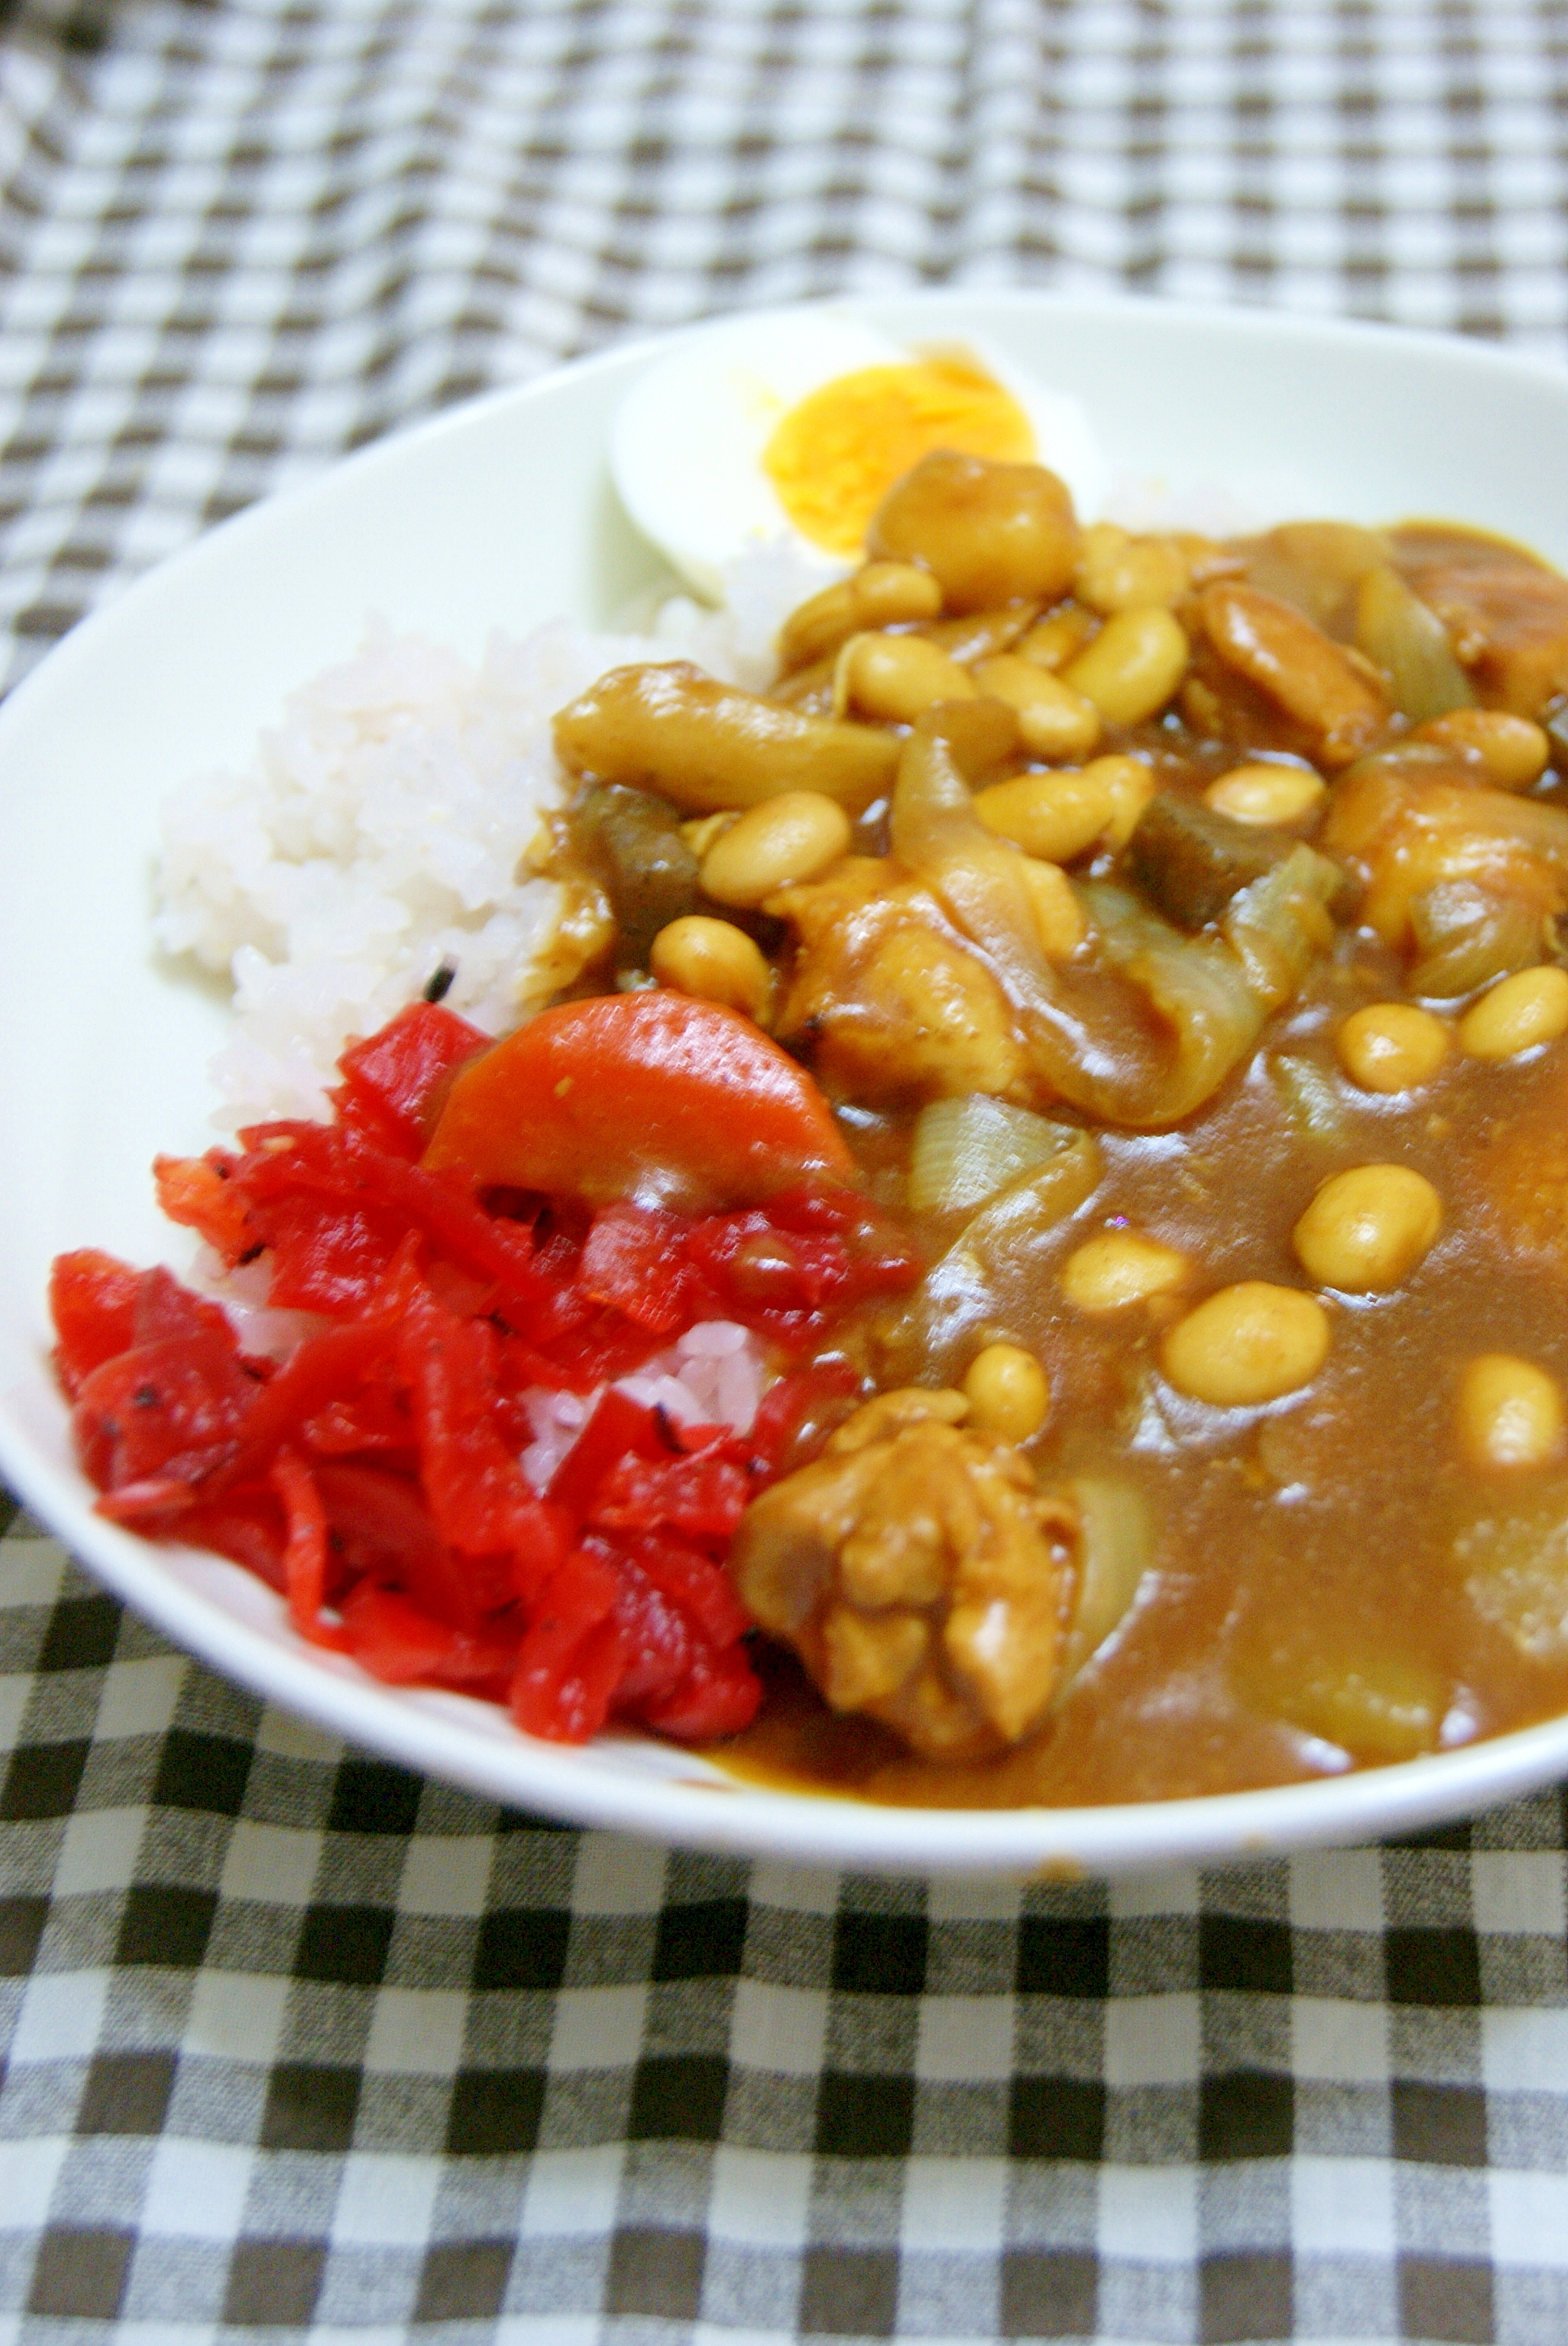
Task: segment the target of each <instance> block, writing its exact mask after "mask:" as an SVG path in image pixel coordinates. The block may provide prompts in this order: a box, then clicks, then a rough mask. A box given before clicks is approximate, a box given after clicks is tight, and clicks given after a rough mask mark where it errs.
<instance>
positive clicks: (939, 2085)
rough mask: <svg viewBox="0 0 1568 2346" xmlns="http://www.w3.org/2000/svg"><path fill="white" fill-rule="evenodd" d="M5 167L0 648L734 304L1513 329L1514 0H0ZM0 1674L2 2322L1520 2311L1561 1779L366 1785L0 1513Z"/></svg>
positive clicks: (589, 2344) (1522, 128)
mask: <svg viewBox="0 0 1568 2346" xmlns="http://www.w3.org/2000/svg"><path fill="white" fill-rule="evenodd" d="M0 191H3V196H0V200H3V203H4V210H3V212H0V271H3V273H0V624H3V626H4V629H5V650H4V656H3V658H0V671H3V672H4V673H5V674H6V675H8V676H9V677H11V678H15V677H17V676H19V675H20V674H21V673H23V672H24V671H25V668H27V667H28V666H29V665H30V664H31V663H32V662H33V661H34V660H35V659H36V658H37V657H39V655H40V654H41V653H42V652H43V651H44V650H45V649H46V648H47V646H48V645H49V643H50V642H51V641H52V640H54V639H55V638H56V637H58V636H59V635H60V634H61V633H62V632H63V631H64V629H65V628H66V627H68V626H69V625H70V624H71V623H72V622H73V621H74V620H75V619H76V617H79V616H80V615H81V613H82V612H83V611H85V610H87V609H88V608H90V607H94V606H96V605H97V604H98V603H99V602H100V601H101V600H102V599H103V598H104V597H107V595H108V594H110V593H111V592H112V591H114V589H115V588H116V587H117V586H120V585H122V584H123V583H125V582H126V581H127V580H128V579H129V578H130V577H132V576H135V575H137V573H138V572H139V571H141V570H142V569H144V568H145V567H146V566H148V564H149V563H151V562H152V561H154V560H156V559H157V558H158V557H159V556H162V555H164V554H166V553H168V552H169V551H171V550H173V549H174V548H176V547H177V546H179V545H181V544H183V543H185V542H186V541H187V540H188V539H189V538H190V537H191V536H192V535H195V534H196V533H197V532H198V531H199V529H201V528H202V527H203V526H205V525H208V524H209V523H210V522H212V521H213V520H215V519H217V518H219V517H220V516H221V515H225V514H227V513H229V512H230V511H232V510H234V509H235V508H236V507H237V506H239V505H242V504H244V503H245V502H246V501H248V500H249V499H250V498H252V497H254V496H256V495H260V494H261V493H263V492H264V491H267V490H270V489H274V488H278V487H281V486H284V485H286V484H290V483H292V482H295V481H298V480H300V479H301V478H304V477H306V476H307V475H309V474H311V473H313V472H314V471H316V470H317V469H319V468H320V467H321V466H322V465H323V464H326V463H328V462H329V461H331V458H333V457H334V456H336V455H337V454H341V452H342V451H344V450H345V449H347V448H350V447H351V446H353V445H355V444H359V443H360V442H362V441H363V440H365V439H367V438H370V437H372V436H373V435H375V434H376V433H380V432H382V431H384V430H386V429H387V428H389V427H390V426H392V425H393V424H396V423H402V422H405V421H407V420H409V419H411V418H412V417H414V416H417V415H419V414H421V413H428V412H429V411H431V410H432V409H433V408H435V407H437V406H440V405H442V404H443V403H448V402H451V401H453V400H456V399H459V398H462V397H463V396H465V395H466V394H468V393H471V392H473V391H475V390H478V389H480V388H482V387H484V386H486V385H488V384H490V383H493V382H501V381H504V380H506V379H508V378H512V377H515V376H519V375H522V374H524V373H527V372H532V371H534V370H536V369H538V368H540V367H541V366H543V365H545V364H546V363H548V362H551V361H553V360H555V359H556V358H559V357H563V356H566V355H569V354H571V353H573V352H577V351H580V350H582V349H585V348H587V347H590V346H592V345H595V344H597V343H602V342H606V341H607V340H609V339H611V338H613V337H616V336H618V335H621V334H623V333H626V332H627V331H638V330H645V329H649V328H655V327H659V326H663V325H667V324H671V323H676V322H678V321H681V320H684V319H687V318H691V317H696V316H698V315H701V314H704V313H705V312H708V311H713V310H716V309H718V308H722V307H724V306H727V305H732V304H738V303H755V302H760V301H778V300H788V299H793V298H796V297H798V296H802V295H807V294H811V293H826V292H836V291H844V290H867V289H883V288H897V287H901V286H904V285H909V284H912V283H917V282H932V281H952V282H961V283H969V284H976V285H980V284H1016V283H1026V284H1054V285H1059V286H1066V287H1079V288H1084V287H1088V288H1095V287H1121V288H1132V289H1134V290H1137V291H1147V292H1150V293H1167V294H1180V295H1186V296H1190V297H1198V298H1204V299H1219V300H1239V301H1261V302H1269V303H1274V304H1278V305H1281V306H1287V307H1292V308H1298V309H1309V310H1313V311H1343V312H1352V313H1355V314H1359V315H1363V316H1375V317H1383V318H1389V319H1394V320H1398V321H1404V322H1407V323H1414V324H1421V325H1428V326H1440V327H1454V328H1461V329H1463V330H1467V331H1473V332H1479V333H1485V334H1491V335H1501V336H1506V337H1508V338H1510V339H1512V340H1513V341H1514V342H1519V343H1521V344H1522V345H1524V346H1526V347H1533V348H1535V349H1537V350H1539V351H1542V352H1546V353H1549V354H1555V355H1558V356H1562V357H1565V358H1568V6H1563V5H1558V0H1535V5H1526V0H1493V5H1467V0H1296V5H1284V0H1228V5H1226V0H1164V5H1160V4H1159V0H1141V5H1140V0H234V4H233V5H222V4H221V0H184V5H175V0H31V5H29V0H20V4H19V5H12V6H11V7H10V8H9V9H8V10H7V9H0ZM1558 493H1559V491H1558V487H1557V486H1556V485H1555V484H1554V475H1553V471H1552V465H1551V460H1550V458H1549V457H1548V456H1545V455H1543V494H1547V495H1553V494H1558ZM0 787H4V780H3V778H0ZM8 1512H9V1511H8V1510H7V1509H6V1508H5V1506H4V1505H0V1517H5V1516H8ZM0 1647H3V1652H0V2060H3V2063H4V2068H3V2071H0V2346H13V2341H15V2346H45V2341H49V2346H54V2341H70V2346H77V2341H80V2342H81V2346H87V2341H93V2342H94V2346H97V2341H115V2346H131V2341H135V2346H198V2341H201V2342H202V2346H206V2341H237V2340H241V2339H252V2340H260V2339H264V2338H266V2337H269V2336H270V2337H271V2338H274V2339H300V2340H307V2341H310V2346H394V2341H398V2342H399V2346H401V2341H414V2340H419V2341H464V2346H469V2341H481V2340H484V2341H488V2340H492V2339H494V2340H505V2341H525V2346H598V2342H599V2341H606V2346H686V2341H690V2346H774V2341H779V2346H783V2341H795V2340H798V2339H819V2338H820V2339H830V2338H840V2339H847V2340H860V2339H873V2338H891V2337H896V2338H899V2339H907V2340H910V2341H914V2340H921V2341H954V2346H959V2342H960V2341H962V2346H972V2342H973V2341H990V2340H993V2339H1003V2338H1006V2339H1014V2338H1027V2339H1035V2338H1049V2339H1066V2340H1076V2341H1084V2346H1086V2341H1096V2346H1098V2341H1105V2342H1106V2346H1110V2341H1116V2346H1166V2341H1237V2346H1247V2342H1248V2341H1273V2340H1287V2339H1288V2340H1292V2341H1303V2346H1304V2342H1305V2341H1319V2346H1359V2341H1373V2340H1404V2341H1431V2342H1432V2346H1435V2342H1436V2341H1457V2346H1485V2341H1499V2346H1568V1861H1565V1857H1564V1848H1565V1824H1568V1820H1565V1815H1564V1803H1563V1798H1562V1797H1561V1796H1560V1795H1559V1794H1557V1793H1555V1792H1553V1793H1550V1794H1543V1795H1542V1796H1540V1797H1539V1798H1537V1799H1536V1800H1532V1801H1529V1802H1524V1803H1521V1804H1518V1805H1516V1806H1514V1807H1512V1808H1510V1809H1507V1810H1505V1811H1499V1812H1497V1813H1496V1814H1494V1815H1492V1816H1490V1817H1486V1818H1483V1819H1481V1820H1480V1821H1477V1822H1476V1823H1475V1824H1474V1825H1472V1826H1469V1827H1465V1828H1461V1829H1458V1830H1455V1831H1451V1832H1447V1833H1444V1834H1441V1835H1439V1836H1435V1837H1431V1838H1428V1839H1426V1840H1424V1841H1421V1842H1420V1843H1418V1844H1413V1845H1409V1846H1399V1847H1389V1848H1384V1849H1380V1850H1361V1851H1346V1852H1337V1853H1334V1854H1329V1855H1324V1856H1315V1857H1304V1858H1299V1859H1296V1860H1293V1861H1290V1862H1273V1863H1268V1864H1263V1865H1259V1866H1257V1867H1255V1868H1251V1869H1247V1870H1238V1871H1236V1872H1223V1873H1207V1874H1202V1875H1199V1874H1196V1873H1193V1872H1179V1873H1176V1874H1172V1875H1167V1876H1162V1877H1160V1878H1158V1879H1148V1880H1139V1881H1135V1882H1122V1883H1119V1884H1116V1885H1114V1886H1112V1887H1109V1888H1106V1887H1104V1886H1098V1885H1094V1884H1080V1885H1075V1886H1072V1887H1060V1886H1040V1885H1033V1886H1029V1887H1020V1886H1018V1885H1016V1884H1007V1883H998V1884H993V1885H979V1886H969V1887H953V1886H951V1885H935V1886H931V1887H928V1886H926V1885H923V1884H920V1883H913V1882H911V1883H902V1884H899V1883H886V1882H868V1881H860V1880H855V1879H849V1878H842V1879H840V1878H835V1877H831V1876H828V1875H811V1874H807V1873H802V1872H794V1871H791V1870H789V1869H786V1868H780V1867H775V1866H769V1865H759V1866H756V1867H750V1866H747V1865H743V1864H740V1863H738V1862H724V1861H717V1860H711V1859H700V1858H694V1857H689V1856H685V1855H681V1854H678V1853H676V1854H670V1853H667V1852H665V1851H660V1850H657V1849H652V1848H644V1847H640V1846H637V1845H634V1844H631V1843H627V1842H621V1841H615V1840H613V1839H610V1838H607V1837H605V1836H600V1835H595V1834H578V1833H576V1832H571V1831H560V1830H557V1829H555V1828H553V1827H552V1826H550V1825H549V1824H547V1823H545V1822H541V1821H536V1820H531V1819H527V1818H522V1817H516V1816H507V1815H502V1814H498V1813H497V1812H496V1811H494V1810H493V1809H491V1808H488V1807H485V1806H484V1805H483V1804H481V1803H479V1802H477V1801H475V1800H472V1799H470V1798H468V1797H467V1796H466V1795H463V1794H461V1793H458V1792H455V1791H453V1790H449V1789H447V1788H445V1787H443V1786H441V1785H436V1784H422V1783H419V1782H417V1781H415V1780H412V1779H411V1778H409V1777H406V1776H403V1775H402V1774H400V1773H399V1772H398V1771H397V1770H393V1769H391V1768H388V1767H386V1766H383V1765H382V1764H381V1763H379V1762H377V1761H374V1760H370V1759H367V1758H365V1757H363V1756H361V1755H358V1754H355V1753H353V1752H351V1751H346V1750H344V1749H341V1748H339V1747H338V1746H336V1745H332V1744H330V1743H328V1742H326V1741H324V1740H323V1739H321V1737H320V1736H319V1735H318V1734H316V1733H315V1732H314V1731H313V1730H308V1729H303V1728H301V1727H300V1725H299V1724H297V1723H296V1722H294V1721H292V1720H290V1719H288V1718H286V1717H283V1716H281V1715H279V1714H277V1713H274V1712H272V1711H269V1710H264V1709H260V1708H259V1707H258V1706H257V1705H256V1704H255V1703H254V1702H253V1701H252V1700H250V1699H249V1698H247V1697H245V1696H243V1695H240V1694H239V1693H237V1692H236V1691H234V1690H233V1689H231V1688H227V1687H225V1686H224V1685H222V1684H221V1683H219V1681H218V1680H216V1679H214V1678H212V1677H211V1676H210V1675H209V1674H208V1673H207V1672H206V1671H205V1670H203V1669H202V1668H199V1667H198V1666H196V1665H194V1664H191V1663H188V1662H187V1661H186V1660H184V1659H183V1658H180V1657H178V1656H177V1655H175V1654H173V1653H171V1652H169V1651H168V1648H166V1647H164V1646H163V1645H162V1644H161V1643H160V1642H159V1641H158V1639H157V1638H156V1637H153V1636H152V1635H151V1633H150V1632H148V1631H147V1630H146V1629H144V1628H143V1627H140V1625H138V1624H137V1622H136V1621H135V1620H134V1619H131V1618H127V1617H125V1616H124V1615H122V1613H121V1612H120V1610H119V1608H118V1607H117V1605H116V1604H115V1603H114V1602H113V1601H112V1600H111V1599H110V1598H109V1597H107V1596H104V1595H102V1594H100V1593H98V1592H97V1590H96V1589H95V1588H94V1587H93V1586H92V1585H91V1584H90V1583H89V1582H88V1581H87V1580H85V1579H84V1578H83V1577H82V1576H80V1574H79V1573H78V1572H77V1571H76V1568H75V1567H74V1566H71V1565H70V1564H69V1563H68V1562H67V1560H66V1557H65V1556H63V1555H62V1553H61V1551H60V1549H59V1548H58V1546H57V1545H56V1544H55V1543H54V1542H53V1541H52V1540H50V1539H49V1538H47V1537H46V1535H44V1534H43V1533H42V1532H41V1531H40V1529H39V1527H38V1526H36V1525H33V1524H31V1523H30V1522H29V1521H28V1520H27V1519H26V1518H25V1516H17V1517H15V1520H10V1521H8V1522H7V1523H6V1525H5V1527H4V1535H3V1536H0Z"/></svg>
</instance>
